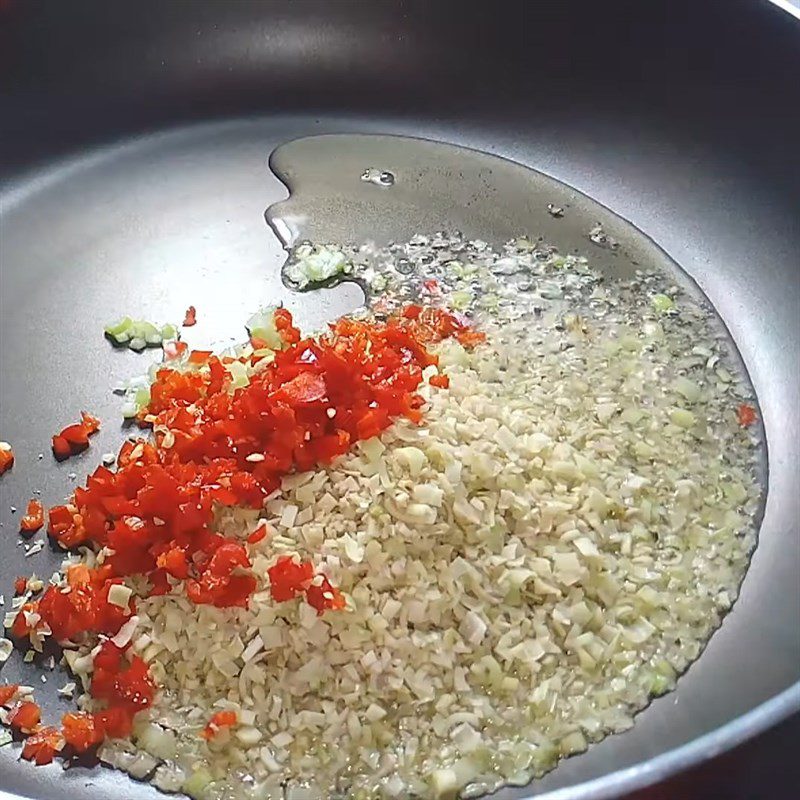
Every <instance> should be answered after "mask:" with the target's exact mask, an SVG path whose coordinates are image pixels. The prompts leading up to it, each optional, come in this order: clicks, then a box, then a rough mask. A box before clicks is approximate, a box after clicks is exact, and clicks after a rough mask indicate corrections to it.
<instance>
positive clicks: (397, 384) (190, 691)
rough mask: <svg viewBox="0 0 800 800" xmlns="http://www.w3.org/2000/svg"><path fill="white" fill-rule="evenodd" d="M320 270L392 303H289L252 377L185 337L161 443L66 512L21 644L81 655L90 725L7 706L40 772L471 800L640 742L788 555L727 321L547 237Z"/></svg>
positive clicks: (162, 409)
mask: <svg viewBox="0 0 800 800" xmlns="http://www.w3.org/2000/svg"><path fill="white" fill-rule="evenodd" d="M295 256H296V257H295V259H294V261H293V263H292V264H291V265H290V266H289V268H288V269H287V277H288V278H289V279H290V280H291V281H293V282H294V283H295V284H296V285H297V286H298V287H304V286H305V285H307V284H316V283H318V282H320V281H325V280H335V279H337V278H340V277H342V276H343V275H347V276H349V277H352V278H356V279H358V280H360V281H362V282H363V284H364V285H365V286H366V287H367V288H368V292H369V296H370V298H371V302H370V303H369V306H368V308H367V309H365V310H363V311H362V312H361V313H359V314H355V315H353V316H352V317H348V318H344V319H341V320H339V321H338V322H337V323H335V324H334V325H333V326H331V329H330V330H329V331H327V332H325V333H323V334H321V335H318V336H315V337H310V338H306V337H304V336H302V335H301V333H300V331H298V330H297V328H295V326H294V324H293V321H292V318H291V315H290V314H289V312H288V311H287V310H285V309H265V310H264V311H262V312H259V313H257V314H256V315H254V317H253V318H251V320H250V321H249V322H248V330H249V333H250V342H249V344H247V345H246V346H243V347H240V348H237V349H235V350H232V351H229V352H225V353H220V354H213V353H211V352H202V351H191V350H189V349H188V347H187V346H186V345H185V344H184V343H183V342H181V341H178V340H175V339H170V338H169V337H168V336H167V335H166V334H167V333H168V332H169V331H168V330H167V331H166V333H165V329H164V328H162V329H161V330H160V331H157V332H158V333H159V335H160V337H161V338H162V339H163V341H162V342H155V341H153V342H149V341H148V342H146V343H147V344H154V345H155V344H159V343H160V344H162V345H163V348H164V360H163V362H162V363H160V364H159V365H157V367H156V368H155V369H154V370H152V372H151V375H150V377H149V379H148V380H147V381H139V382H135V383H133V384H132V386H131V387H130V389H129V392H128V397H127V403H126V408H127V411H126V413H127V414H128V415H135V416H137V418H138V419H139V421H140V423H141V424H142V425H143V426H147V427H151V428H152V431H153V434H152V436H151V437H150V438H142V439H140V440H136V441H128V442H126V443H125V445H124V446H123V448H122V450H121V452H120V454H119V456H118V457H117V459H116V462H115V465H112V464H110V463H109V464H107V465H105V466H101V467H100V468H98V470H97V471H96V472H95V473H93V475H91V476H90V477H89V479H88V480H87V482H86V486H85V488H81V489H79V490H77V491H76V492H75V495H74V497H72V498H70V500H69V502H68V503H67V504H65V505H63V506H57V507H55V508H52V509H50V511H49V532H50V534H51V536H53V538H55V539H56V540H57V541H58V542H60V543H61V544H62V545H63V546H64V547H66V548H69V549H70V550H71V551H72V555H71V556H70V557H69V558H68V560H67V561H66V562H65V565H64V569H63V571H62V572H61V573H59V574H57V575H54V576H53V577H52V579H51V581H50V584H49V585H48V586H47V587H45V586H43V585H41V582H38V581H28V582H27V583H26V584H24V585H23V586H21V587H18V588H19V589H21V591H20V592H19V595H18V597H17V598H16V599H15V601H14V607H13V610H12V611H11V612H10V613H9V614H8V615H7V619H6V624H7V626H8V627H10V628H11V633H12V635H13V636H15V637H17V638H18V639H28V640H29V641H30V646H31V648H32V650H33V651H37V650H42V648H43V647H45V646H46V645H47V640H48V639H54V640H56V641H58V642H59V643H60V644H61V645H62V646H64V647H65V650H64V656H65V661H66V664H67V665H68V668H69V670H70V671H71V672H72V674H73V676H74V680H75V682H77V688H76V694H77V695H78V698H77V703H78V706H79V709H80V710H79V711H76V712H75V713H73V714H68V715H66V716H65V718H64V720H63V721H62V724H61V726H60V727H57V726H52V727H50V726H43V725H42V724H41V723H40V721H39V719H38V708H37V707H36V706H35V703H33V702H32V701H31V699H30V697H29V695H30V690H29V689H28V688H27V687H0V701H3V702H5V705H6V706H7V710H5V711H3V714H4V720H5V721H6V722H8V723H9V724H10V725H11V726H12V727H13V728H14V729H15V730H17V731H19V732H21V733H22V734H23V735H26V736H27V739H26V742H25V746H24V751H23V755H24V756H25V757H27V758H29V759H32V760H36V761H37V762H38V763H46V762H47V761H50V760H52V758H53V757H54V755H55V754H56V753H58V752H61V754H62V756H64V757H66V758H68V757H70V756H71V755H73V754H75V753H84V752H87V751H88V752H95V751H97V752H98V753H99V757H100V758H101V759H102V760H103V761H105V762H107V763H109V764H111V765H113V766H116V767H119V768H121V769H124V770H127V771H129V772H130V773H131V774H132V775H134V776H136V777H139V778H148V779H149V780H151V781H152V782H153V783H154V784H155V785H156V786H157V787H159V788H160V789H163V790H165V791H183V792H185V793H187V794H188V795H189V796H191V797H193V798H196V799H197V800H217V798H231V800H238V799H239V798H241V800H273V798H274V799H275V800H277V798H286V800H314V799H315V798H320V800H322V798H327V797H354V798H383V797H385V798H406V797H426V798H454V797H456V796H459V795H460V796H464V797H468V796H474V795H478V794H481V793H483V792H486V791H490V790H492V789H495V788H497V787H499V786H501V785H503V784H525V783H527V782H528V781H530V780H531V778H532V777H534V776H537V775H541V774H542V773H544V772H546V771H547V770H549V769H551V768H552V767H553V766H555V764H556V763H557V761H558V760H559V759H560V758H561V757H563V756H567V755H571V754H574V753H578V752H580V751H582V750H584V749H585V748H586V747H587V746H588V744H589V743H590V742H592V741H596V740H598V739H601V738H602V737H604V736H605V735H607V734H608V733H612V732H617V731H621V730H624V729H626V728H628V727H630V726H631V725H632V724H633V714H634V713H635V712H636V711H637V710H639V709H641V708H642V707H644V706H645V705H646V704H647V703H648V701H649V699H650V698H651V697H653V696H655V695H660V694H663V693H664V692H667V691H669V690H670V689H671V688H672V687H673V686H674V684H675V680H676V677H677V675H678V674H679V673H680V672H681V671H683V670H684V669H685V668H686V667H687V666H688V664H689V663H691V662H692V661H693V660H694V659H695V658H697V656H698V655H699V653H700V652H701V650H702V648H703V646H704V645H705V643H706V642H707V640H708V638H709V636H710V635H711V633H712V632H713V630H714V629H715V628H716V627H717V626H718V624H719V623H720V620H721V618H722V616H723V615H724V614H725V612H726V611H727V610H728V609H729V608H730V606H731V604H732V602H733V601H734V599H735V598H736V595H737V591H738V587H739V584H740V582H741V580H742V577H743V575H744V572H745V570H746V567H747V564H748V559H749V555H750V552H751V551H752V548H753V546H754V544H755V521H756V515H757V512H758V509H759V505H760V497H761V488H760V486H759V481H758V479H757V474H758V466H759V458H760V448H759V446H758V440H757V436H756V434H755V433H754V427H755V426H754V425H753V423H754V422H755V421H756V413H755V408H754V405H753V400H752V396H751V394H750V389H749V387H748V385H747V384H746V382H745V380H744V377H743V374H742V372H741V371H740V369H739V368H738V366H737V365H736V364H735V362H734V360H733V357H732V353H731V352H730V350H729V347H728V345H727V342H726V340H725V337H724V335H723V332H722V331H721V330H720V329H719V328H718V327H717V323H716V321H715V319H714V317H713V316H712V314H711V312H710V311H709V310H708V309H707V308H705V307H704V306H703V305H702V304H701V303H699V302H698V301H697V300H695V299H693V298H692V297H691V296H690V295H689V294H687V293H686V292H684V291H682V290H681V289H679V288H678V287H676V286H673V285H672V284H671V282H670V280H669V278H668V277H666V276H664V275H659V274H645V273H642V274H640V275H638V276H637V277H636V278H635V279H634V280H632V281H628V282H625V283H621V282H611V281H605V280H604V279H603V278H602V276H601V275H600V274H599V273H597V272H595V271H593V270H592V269H591V268H590V266H589V265H588V264H587V263H586V260H585V259H581V258H576V257H572V256H569V257H563V256H561V255H559V254H558V253H556V252H555V251H554V250H552V249H548V248H544V247H542V246H540V245H536V244H535V243H533V242H530V241H528V240H526V239H519V240H516V241H515V242H512V243H510V244H509V245H507V246H506V247H505V248H504V249H503V250H502V251H501V252H494V251H493V250H492V249H491V248H489V247H488V246H487V245H486V244H485V243H482V242H465V241H463V240H462V239H461V238H460V237H457V236H445V235H443V234H440V235H437V236H434V237H416V238H415V239H413V240H412V241H411V242H409V243H407V244H405V245H393V246H392V247H390V248H387V249H386V250H381V251H375V250H370V249H367V248H362V249H361V250H359V251H353V252H348V251H344V250H342V249H340V248H334V247H320V246H312V245H304V246H302V247H301V248H298V250H297V252H296V254H295ZM192 311H194V309H192ZM187 318H188V317H187ZM193 320H194V316H193V315H192V321H193ZM136 325H138V326H139V327H138V328H136V330H137V331H139V333H141V331H142V330H144V328H143V327H142V325H149V323H136ZM128 327H130V326H127V327H126V326H125V325H124V324H122V325H118V326H116V327H115V328H114V330H115V331H116V333H113V334H112V336H114V337H117V341H119V342H120V343H122V344H125V343H126V342H127V339H126V337H127V338H128V339H130V338H131V336H133V335H134V333H135V331H134V333H131V332H130V331H128ZM165 327H166V328H171V326H165ZM131 330H133V328H131ZM147 330H149V328H147ZM156 330H157V329H156ZM139 333H136V334H135V335H136V336H139ZM139 338H142V339H146V337H145V336H144V334H142V335H141V336H139ZM142 346H144V345H142ZM134 349H142V348H141V347H138V345H137V347H135V348H134ZM87 419H88V420H90V421H87ZM91 420H93V418H92V417H90V416H89V415H86V416H85V417H84V419H83V420H82V422H81V423H78V424H76V425H75V426H70V428H79V427H81V426H83V428H84V430H83V433H82V434H81V433H80V431H78V432H77V433H76V432H75V431H73V430H71V431H70V433H69V435H65V434H66V431H67V429H65V431H62V434H61V435H60V437H57V438H62V439H63V440H64V442H65V445H66V449H64V445H59V447H60V448H61V450H62V456H64V457H66V456H68V455H69V453H70V451H71V449H74V448H75V447H81V446H85V445H84V440H86V441H88V438H87V437H88V436H89V435H90V433H91V432H92V431H91V430H89V428H91V427H92V426H93V425H94V424H95V423H96V422H97V421H96V420H93V421H91ZM4 452H5V451H4ZM9 452H10V451H9ZM109 461H110V459H109ZM35 510H36V509H34V511H35Z"/></svg>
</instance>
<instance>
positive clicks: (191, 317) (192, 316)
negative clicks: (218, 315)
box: [183, 306, 197, 328]
mask: <svg viewBox="0 0 800 800" xmlns="http://www.w3.org/2000/svg"><path fill="white" fill-rule="evenodd" d="M196 324H197V309H196V308H195V307H194V306H189V308H187V309H186V314H185V315H184V317H183V326H184V328H190V327H191V326H192V325H196Z"/></svg>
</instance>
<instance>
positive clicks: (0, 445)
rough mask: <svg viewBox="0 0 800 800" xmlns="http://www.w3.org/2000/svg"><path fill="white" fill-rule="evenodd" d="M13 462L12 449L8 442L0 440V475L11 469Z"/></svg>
mask: <svg viewBox="0 0 800 800" xmlns="http://www.w3.org/2000/svg"><path fill="white" fill-rule="evenodd" d="M13 464H14V451H13V450H12V449H11V445H10V444H9V443H8V442H0V475H2V474H3V473H4V472H6V471H8V470H10V469H11V467H12V466H13Z"/></svg>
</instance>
